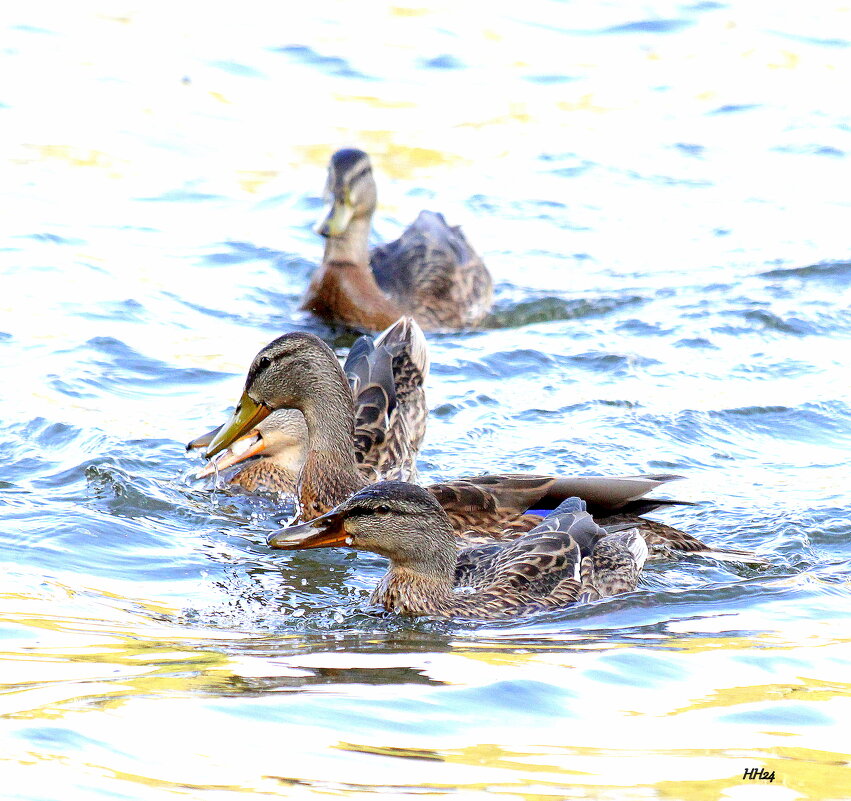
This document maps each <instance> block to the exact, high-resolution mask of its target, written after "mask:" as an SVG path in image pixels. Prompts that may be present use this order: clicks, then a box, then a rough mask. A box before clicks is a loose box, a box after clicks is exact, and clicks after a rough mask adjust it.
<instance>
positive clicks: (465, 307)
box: [370, 211, 493, 329]
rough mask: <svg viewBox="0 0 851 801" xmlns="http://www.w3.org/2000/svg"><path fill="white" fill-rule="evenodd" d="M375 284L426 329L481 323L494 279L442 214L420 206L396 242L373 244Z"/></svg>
mask: <svg viewBox="0 0 851 801" xmlns="http://www.w3.org/2000/svg"><path fill="white" fill-rule="evenodd" d="M370 266H371V267H372V272H373V274H374V276H375V280H376V283H377V284H378V285H379V287H381V289H382V290H383V291H384V292H385V293H386V294H387V295H389V296H390V297H391V298H392V299H393V300H395V301H396V302H397V303H398V304H399V305H400V306H402V307H404V308H406V309H408V310H409V311H410V313H411V314H413V315H414V316H415V317H416V318H417V320H418V321H419V322H420V323H421V324H422V325H423V326H424V327H425V328H428V329H445V328H464V327H468V326H473V325H476V324H477V323H479V322H481V320H482V319H483V318H484V316H485V315H486V314H487V313H488V311H489V310H490V307H491V303H492V302H493V281H492V280H491V276H490V273H489V272H488V271H487V268H486V267H485V265H484V264H483V263H482V260H481V259H480V258H479V256H478V255H477V254H476V252H475V251H474V250H473V248H472V247H471V246H470V243H469V242H468V241H467V239H466V237H465V236H464V234H463V233H462V232H461V229H460V228H458V227H452V226H450V225H447V223H446V220H445V219H444V218H443V215H442V214H438V213H436V212H432V211H421V212H420V214H419V216H418V217H417V219H416V220H414V222H413V223H411V225H409V226H408V228H406V229H405V231H404V232H403V233H402V235H401V236H400V237H399V238H398V239H397V240H395V241H394V242H389V243H387V244H386V245H381V246H379V247H377V248H375V249H374V250H373V251H372V253H371V254H370Z"/></svg>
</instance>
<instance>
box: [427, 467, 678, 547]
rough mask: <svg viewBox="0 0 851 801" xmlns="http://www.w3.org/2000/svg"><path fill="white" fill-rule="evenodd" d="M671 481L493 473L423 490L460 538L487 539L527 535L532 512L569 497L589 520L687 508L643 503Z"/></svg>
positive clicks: (537, 518)
mask: <svg viewBox="0 0 851 801" xmlns="http://www.w3.org/2000/svg"><path fill="white" fill-rule="evenodd" d="M677 478H680V477H679V476H672V475H639V476H607V477H602V476H572V477H554V476H540V475H529V474H499V475H484V476H474V477H470V478H463V479H456V480H454V481H445V482H441V483H439V484H432V485H431V486H429V487H427V489H428V490H429V492H431V493H432V494H433V495H434V496H435V498H437V500H438V502H439V503H440V505H441V506H442V507H443V509H444V511H445V512H446V513H447V514H448V515H449V518H450V520H451V521H452V524H453V527H454V528H455V530H456V532H457V533H459V535H460V536H462V537H464V538H465V539H468V540H470V539H476V538H478V539H484V540H487V539H493V538H494V537H496V538H500V537H504V536H516V535H517V534H518V533H521V532H523V531H529V530H530V529H532V528H534V527H535V526H536V525H538V524H539V523H540V522H541V515H540V514H536V512H539V511H547V510H551V509H554V508H556V507H557V506H558V504H560V503H561V502H562V501H564V500H565V499H566V498H570V497H572V496H577V497H578V498H581V499H582V500H583V501H585V502H586V504H587V510H588V512H589V513H590V514H591V515H593V516H594V517H605V516H606V515H608V514H612V513H614V512H615V511H618V510H621V511H624V512H627V511H629V512H632V509H639V510H641V512H643V511H646V510H648V509H651V508H656V507H657V506H659V505H661V504H668V505H669V504H678V503H687V502H685V501H682V502H680V501H657V500H653V499H647V500H644V499H643V496H644V495H646V494H647V493H648V492H650V491H652V490H654V489H656V488H657V487H659V486H661V485H663V484H665V483H667V482H668V481H673V480H675V479H677ZM648 504H649V505H648ZM530 510H532V511H530Z"/></svg>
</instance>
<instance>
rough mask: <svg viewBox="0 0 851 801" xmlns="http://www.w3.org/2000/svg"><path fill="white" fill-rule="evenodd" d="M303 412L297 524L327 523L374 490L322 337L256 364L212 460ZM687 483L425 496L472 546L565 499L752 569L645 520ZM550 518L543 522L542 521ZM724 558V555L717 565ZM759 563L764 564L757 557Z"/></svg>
mask: <svg viewBox="0 0 851 801" xmlns="http://www.w3.org/2000/svg"><path fill="white" fill-rule="evenodd" d="M279 409H297V410H298V411H300V412H301V413H302V415H303V416H304V420H305V423H306V426H307V452H306V455H305V459H304V463H303V464H302V466H301V469H300V472H299V475H298V479H297V488H296V493H295V494H296V513H295V517H294V520H295V521H297V522H298V521H300V522H306V521H309V520H312V519H314V518H317V517H320V516H321V515H324V514H326V513H327V512H329V511H330V510H332V509H334V508H335V507H336V506H338V505H339V504H340V503H342V502H343V501H345V500H346V499H347V498H349V497H350V496H352V495H354V494H355V493H356V492H358V491H360V490H362V489H364V488H365V487H367V486H368V485H369V484H371V483H374V482H371V481H370V480H369V478H368V477H366V476H364V474H363V473H362V472H361V471H359V469H358V461H357V456H356V453H355V446H354V441H355V440H354V431H355V414H354V404H353V400H352V393H351V391H350V390H349V385H348V383H347V381H346V376H345V373H344V372H343V369H342V368H341V367H340V363H339V361H338V360H337V357H336V356H335V355H334V352H333V351H332V350H331V349H330V348H329V347H328V346H327V345H326V344H325V343H324V342H323V341H322V340H321V339H319V337H317V336H315V335H314V334H310V333H307V332H302V331H295V332H291V333H288V334H284V335H282V336H280V337H278V338H277V339H275V340H273V341H272V342H270V343H269V344H268V345H267V346H266V347H265V348H263V349H262V350H260V352H259V353H258V354H257V355H256V356H255V357H254V360H253V361H252V363H251V366H250V367H249V369H248V375H247V377H246V380H245V386H244V389H243V392H242V396H241V398H240V399H239V402H238V404H237V406H236V409H235V411H234V413H233V415H232V416H231V419H230V420H229V421H228V422H227V423H225V424H224V425H223V426H222V427H221V428H220V429H219V430H218V432H217V434H216V436H215V437H214V438H213V440H212V441H211V442H210V445H209V447H208V449H207V452H206V455H207V458H212V457H214V456H215V455H216V454H217V453H219V452H220V451H222V450H224V449H225V448H228V447H230V446H231V444H232V443H233V442H235V441H236V440H238V439H239V438H240V437H242V436H243V435H245V433H246V432H248V431H250V429H251V428H252V427H253V426H255V425H257V423H258V422H259V421H261V420H263V419H265V418H266V417H268V416H269V415H270V414H271V413H273V412H275V411H277V410H279ZM678 478H680V476H675V475H668V474H662V475H659V474H648V475H636V476H547V475H536V474H523V473H521V474H516V473H494V474H486V475H479V476H471V477H463V478H458V479H452V480H448V481H442V482H438V483H435V484H431V485H429V486H427V487H426V489H427V491H428V492H429V493H431V495H432V496H433V497H434V498H435V500H436V501H437V503H438V504H439V505H440V506H441V508H442V509H443V511H444V512H445V513H446V514H447V516H448V518H449V520H450V522H451V523H452V527H453V530H454V531H455V534H456V536H457V537H458V538H459V539H460V540H462V541H463V542H465V543H466V544H470V545H472V544H483V543H489V542H493V541H494V540H502V539H510V538H513V537H516V536H518V535H519V534H523V533H526V532H528V531H530V530H531V529H533V528H534V527H535V526H537V525H538V524H540V523H541V522H542V520H543V518H544V517H545V515H546V512H547V511H550V510H553V509H555V508H557V507H558V505H559V504H560V503H561V502H562V501H564V500H565V499H567V498H570V497H572V496H577V497H579V498H581V499H582V500H583V501H585V502H586V504H587V505H588V512H589V513H590V514H592V515H594V517H595V518H598V519H599V520H600V522H601V523H602V524H603V525H606V523H607V522H610V523H611V525H612V526H613V533H614V529H615V527H617V528H623V527H624V526H626V525H639V527H640V531H641V532H642V536H645V532H646V536H647V537H648V538H649V540H650V542H651V544H653V545H654V546H657V547H659V548H660V549H663V550H665V551H666V552H688V553H690V554H693V555H700V556H710V557H715V558H724V557H725V556H726V557H728V558H730V559H733V560H736V561H748V560H749V559H750V558H751V556H752V555H751V554H750V552H748V551H739V552H736V551H731V550H722V549H716V548H713V547H711V546H708V545H706V544H704V543H703V542H701V541H700V540H698V539H697V538H696V537H694V536H692V535H690V534H687V533H686V532H681V531H678V530H677V529H674V528H672V527H666V526H664V524H661V523H656V522H653V523H652V525H650V524H651V521H647V520H645V519H644V518H643V517H641V515H644V514H646V513H648V512H650V511H653V510H655V509H660V508H664V507H670V506H679V505H692V504H690V502H688V501H679V500H671V499H664V498H654V497H649V498H648V497H645V496H647V495H648V493H650V492H651V491H652V490H654V489H656V488H657V487H660V486H662V485H664V484H666V483H668V482H670V481H673V480H676V479H678ZM541 511H543V512H544V514H541V513H540V512H541ZM719 554H720V556H719ZM753 559H754V560H756V561H758V560H759V557H756V556H755V555H753Z"/></svg>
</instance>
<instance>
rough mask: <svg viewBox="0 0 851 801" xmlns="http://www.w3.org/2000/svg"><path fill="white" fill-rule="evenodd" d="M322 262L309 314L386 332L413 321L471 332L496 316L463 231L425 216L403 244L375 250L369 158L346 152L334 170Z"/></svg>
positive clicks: (486, 277) (307, 301)
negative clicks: (371, 236) (371, 235)
mask: <svg viewBox="0 0 851 801" xmlns="http://www.w3.org/2000/svg"><path fill="white" fill-rule="evenodd" d="M325 195H326V197H327V199H328V200H329V201H330V209H329V211H328V215H327V216H326V217H325V219H324V220H323V221H322V222H321V223H320V224H319V226H318V228H317V230H318V232H319V233H320V234H321V235H322V236H324V237H325V253H324V255H323V257H322V264H321V265H320V266H319V268H318V269H317V270H316V272H315V273H314V275H313V277H312V279H311V281H310V286H309V288H308V290H307V294H306V295H305V298H304V302H303V305H302V308H304V309H308V310H309V311H312V312H314V313H315V314H317V315H319V316H320V317H323V318H325V319H326V320H331V321H335V322H341V323H345V324H346V325H350V326H353V327H355V328H361V329H365V330H369V331H379V330H381V329H382V328H385V327H386V326H388V325H390V324H391V323H392V322H393V321H394V320H396V319H398V318H399V317H400V316H402V315H405V314H408V315H412V316H413V317H414V318H415V319H416V320H417V322H418V323H419V324H420V325H421V326H422V328H424V329H425V330H427V331H435V330H452V329H459V328H471V327H473V326H476V325H478V324H479V323H481V321H482V320H483V319H484V317H485V316H486V315H487V313H488V312H489V311H490V307H491V304H492V301H493V282H492V280H491V276H490V273H489V272H488V270H487V268H486V267H485V265H484V264H483V263H482V260H481V259H480V258H479V256H478V255H477V254H476V252H475V251H474V250H473V248H472V247H471V246H470V244H469V242H467V240H466V238H465V237H464V234H463V233H461V229H460V228H458V227H451V226H449V225H447V224H446V220H444V219H443V216H442V215H441V214H437V213H435V212H431V211H422V212H420V215H419V216H418V217H417V219H416V220H415V221H414V222H413V223H412V224H411V225H410V226H408V228H407V229H405V231H404V232H403V234H402V236H400V237H399V239H397V240H396V241H395V242H390V243H389V244H387V245H380V246H379V247H376V248H374V249H373V250H372V252H371V253H370V250H369V231H370V222H371V220H372V215H373V213H374V212H375V204H376V186H375V178H374V177H373V174H372V166H371V164H370V161H369V156H367V154H366V153H364V152H363V151H362V150H354V149H346V150H338V151H337V152H336V153H335V154H334V155H333V156H332V157H331V163H330V164H329V165H328V181H327V183H326V185H325Z"/></svg>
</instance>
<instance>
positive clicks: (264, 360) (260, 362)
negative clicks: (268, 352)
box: [257, 356, 272, 370]
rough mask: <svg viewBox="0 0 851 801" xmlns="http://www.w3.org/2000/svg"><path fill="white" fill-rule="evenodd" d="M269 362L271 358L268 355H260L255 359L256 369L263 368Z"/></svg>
mask: <svg viewBox="0 0 851 801" xmlns="http://www.w3.org/2000/svg"><path fill="white" fill-rule="evenodd" d="M271 363H272V360H271V359H270V358H269V357H268V356H261V357H260V358H259V359H258V360H257V369H258V370H265V369H266V368H267V367H268V366H269V365H270V364H271Z"/></svg>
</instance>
